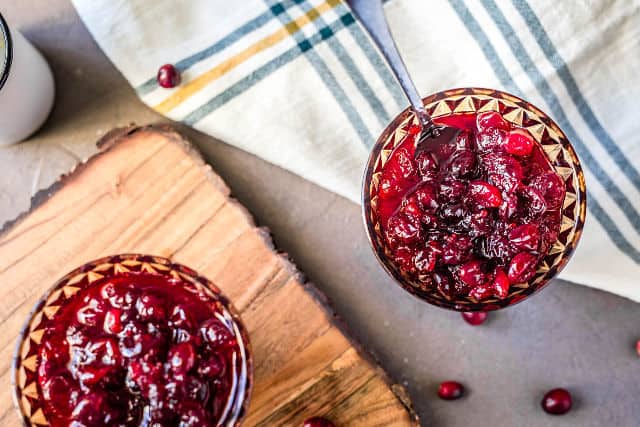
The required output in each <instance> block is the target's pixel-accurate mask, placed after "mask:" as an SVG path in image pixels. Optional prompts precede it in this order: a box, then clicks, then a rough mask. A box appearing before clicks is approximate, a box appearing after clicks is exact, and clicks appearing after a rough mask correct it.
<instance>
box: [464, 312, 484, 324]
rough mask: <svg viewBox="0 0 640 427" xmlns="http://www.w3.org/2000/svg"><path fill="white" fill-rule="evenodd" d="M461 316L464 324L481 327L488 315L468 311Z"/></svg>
mask: <svg viewBox="0 0 640 427" xmlns="http://www.w3.org/2000/svg"><path fill="white" fill-rule="evenodd" d="M461 314H462V318H463V319H464V320H465V322H467V323H468V324H470V325H473V326H478V325H482V324H483V323H484V322H485V321H486V320H487V318H488V317H489V313H487V312H484V311H468V312H464V313H461Z"/></svg>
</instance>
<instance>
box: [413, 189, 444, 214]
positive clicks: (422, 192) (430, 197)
mask: <svg viewBox="0 0 640 427" xmlns="http://www.w3.org/2000/svg"><path fill="white" fill-rule="evenodd" d="M415 195H416V197H417V198H418V203H420V206H421V207H422V209H424V210H426V211H430V212H433V211H435V210H436V209H438V206H439V204H438V198H437V195H436V190H435V188H434V187H433V185H430V184H425V185H422V186H420V187H418V189H417V190H416V192H415Z"/></svg>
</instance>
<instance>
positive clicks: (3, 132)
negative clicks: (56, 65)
mask: <svg viewBox="0 0 640 427" xmlns="http://www.w3.org/2000/svg"><path fill="white" fill-rule="evenodd" d="M54 92H55V89H54V83H53V75H52V74H51V69H50V68H49V64H47V62H46V61H45V59H44V58H43V57H42V55H41V54H40V52H38V51H37V50H36V48H35V47H33V45H32V44H31V43H30V42H29V41H28V40H27V39H25V38H24V36H23V35H22V34H21V33H20V32H19V31H18V30H15V29H14V30H11V31H10V30H9V27H8V25H7V23H6V21H5V20H4V18H3V17H2V15H0V145H9V144H13V143H16V142H20V141H22V140H24V139H25V138H27V137H28V136H29V135H31V134H32V133H33V132H35V131H36V130H37V129H38V128H39V127H40V126H42V124H43V123H44V121H45V120H46V119H47V116H48V115H49V112H50V111H51V107H52V106H53V98H54Z"/></svg>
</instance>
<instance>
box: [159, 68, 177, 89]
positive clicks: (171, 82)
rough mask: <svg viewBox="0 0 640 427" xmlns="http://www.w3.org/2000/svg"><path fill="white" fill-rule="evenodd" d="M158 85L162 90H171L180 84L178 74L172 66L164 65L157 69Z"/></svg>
mask: <svg viewBox="0 0 640 427" xmlns="http://www.w3.org/2000/svg"><path fill="white" fill-rule="evenodd" d="M156 79H157V80H158V84H159V85H160V86H162V87H164V88H167V89H171V88H172V87H176V86H178V85H179V84H180V73H178V70H177V69H176V67H174V66H173V64H164V65H163V66H162V67H160V69H158V75H157V76H156Z"/></svg>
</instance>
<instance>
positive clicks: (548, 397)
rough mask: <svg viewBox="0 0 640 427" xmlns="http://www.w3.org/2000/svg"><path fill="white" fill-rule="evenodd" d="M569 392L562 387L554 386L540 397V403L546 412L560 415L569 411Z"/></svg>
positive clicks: (570, 401)
mask: <svg viewBox="0 0 640 427" xmlns="http://www.w3.org/2000/svg"><path fill="white" fill-rule="evenodd" d="M572 403H573V402H572V399H571V394H570V393H569V392H568V391H567V390H565V389H563V388H554V389H553V390H550V391H548V392H547V394H545V395H544V397H543V398H542V401H541V402H540V405H541V406H542V409H544V411H545V412H546V413H548V414H552V415H562V414H566V413H567V412H569V410H570V409H571V404H572Z"/></svg>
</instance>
